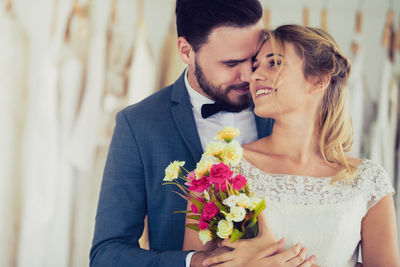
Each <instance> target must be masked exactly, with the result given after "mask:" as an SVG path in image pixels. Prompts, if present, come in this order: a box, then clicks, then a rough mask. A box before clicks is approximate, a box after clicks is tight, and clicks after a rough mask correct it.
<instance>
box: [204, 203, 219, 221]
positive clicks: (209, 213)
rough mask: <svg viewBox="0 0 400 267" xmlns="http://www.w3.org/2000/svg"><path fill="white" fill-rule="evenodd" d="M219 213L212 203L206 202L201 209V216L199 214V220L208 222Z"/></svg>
mask: <svg viewBox="0 0 400 267" xmlns="http://www.w3.org/2000/svg"><path fill="white" fill-rule="evenodd" d="M218 213H219V209H218V207H217V205H215V203H214V202H208V203H206V204H204V208H203V214H201V218H202V219H205V220H210V219H211V218H214V217H215V215H217V214H218Z"/></svg>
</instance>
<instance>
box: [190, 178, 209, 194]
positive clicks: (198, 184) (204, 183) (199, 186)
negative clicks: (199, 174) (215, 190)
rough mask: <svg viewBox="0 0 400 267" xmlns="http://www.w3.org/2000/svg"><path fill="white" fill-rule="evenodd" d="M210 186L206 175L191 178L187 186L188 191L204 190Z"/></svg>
mask: <svg viewBox="0 0 400 267" xmlns="http://www.w3.org/2000/svg"><path fill="white" fill-rule="evenodd" d="M209 186H210V182H209V181H208V179H207V177H203V178H201V179H199V180H193V181H192V182H191V184H190V186H189V188H188V190H189V191H194V192H204V190H206V189H207V188H208V187H209Z"/></svg>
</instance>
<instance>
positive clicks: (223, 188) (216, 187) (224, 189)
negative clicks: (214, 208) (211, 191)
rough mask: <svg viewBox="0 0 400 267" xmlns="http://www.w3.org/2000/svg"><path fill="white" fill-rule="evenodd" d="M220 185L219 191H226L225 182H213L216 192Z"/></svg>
mask: <svg viewBox="0 0 400 267" xmlns="http://www.w3.org/2000/svg"><path fill="white" fill-rule="evenodd" d="M220 187H221V191H222V192H225V191H226V183H222V184H215V189H216V190H217V192H219V188H220Z"/></svg>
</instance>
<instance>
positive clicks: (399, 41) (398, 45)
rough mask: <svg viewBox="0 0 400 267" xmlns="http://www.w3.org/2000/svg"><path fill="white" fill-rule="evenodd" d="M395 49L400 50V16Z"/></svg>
mask: <svg viewBox="0 0 400 267" xmlns="http://www.w3.org/2000/svg"><path fill="white" fill-rule="evenodd" d="M394 49H395V50H396V51H397V52H400V18H399V26H398V27H397V32H396V36H395V40H394Z"/></svg>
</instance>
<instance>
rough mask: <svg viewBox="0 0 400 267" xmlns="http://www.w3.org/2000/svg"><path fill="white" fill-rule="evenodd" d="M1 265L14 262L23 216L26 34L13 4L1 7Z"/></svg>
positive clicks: (10, 264)
mask: <svg viewBox="0 0 400 267" xmlns="http://www.w3.org/2000/svg"><path fill="white" fill-rule="evenodd" d="M0 36H1V38H0V94H1V97H0V125H1V129H2V130H1V131H0V218H1V220H0V266H5V267H7V266H15V265H16V262H15V260H16V252H17V240H18V238H17V237H18V230H19V220H20V204H21V203H20V197H21V196H20V186H21V177H20V171H19V169H20V162H21V158H20V157H21V154H20V152H21V145H20V144H21V138H22V130H23V120H24V115H25V107H26V103H25V99H26V94H27V91H26V85H27V84H26V83H27V79H26V77H27V69H26V66H27V61H28V48H27V45H26V44H27V37H26V35H25V32H24V31H23V30H22V27H21V25H20V24H19V21H18V20H17V18H16V16H15V14H14V12H13V10H12V8H11V6H10V9H7V10H5V9H4V8H3V7H2V6H1V8H0Z"/></svg>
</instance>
